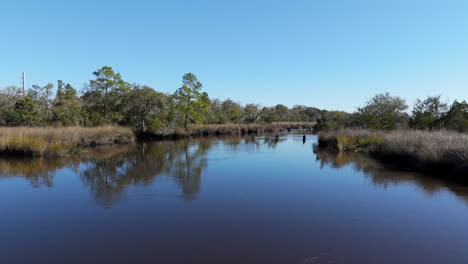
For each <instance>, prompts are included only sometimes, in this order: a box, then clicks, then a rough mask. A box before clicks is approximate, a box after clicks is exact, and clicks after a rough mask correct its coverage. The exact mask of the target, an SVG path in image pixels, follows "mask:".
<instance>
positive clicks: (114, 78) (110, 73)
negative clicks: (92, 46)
mask: <svg viewBox="0 0 468 264" xmlns="http://www.w3.org/2000/svg"><path fill="white" fill-rule="evenodd" d="M93 75H94V76H95V79H94V80H90V81H89V85H88V86H87V89H86V91H85V93H84V94H83V101H84V102H85V107H86V110H87V112H88V119H90V121H91V122H90V123H92V125H100V124H102V123H119V122H121V121H122V120H123V118H124V114H123V112H122V109H123V107H122V102H123V98H124V96H125V94H126V93H127V92H128V91H130V85H129V84H128V83H127V82H125V81H124V80H122V77H121V75H120V73H115V72H114V70H113V69H112V67H109V66H104V67H102V68H101V69H99V70H97V71H95V72H93ZM97 115H100V116H101V117H99V116H97Z"/></svg>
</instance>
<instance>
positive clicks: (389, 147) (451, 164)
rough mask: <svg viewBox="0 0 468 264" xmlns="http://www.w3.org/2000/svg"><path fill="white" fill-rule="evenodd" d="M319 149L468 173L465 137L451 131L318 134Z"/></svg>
mask: <svg viewBox="0 0 468 264" xmlns="http://www.w3.org/2000/svg"><path fill="white" fill-rule="evenodd" d="M319 147H326V148H332V149H337V150H340V151H358V152H369V153H371V154H373V155H374V156H376V157H379V158H383V159H389V160H394V161H398V162H399V163H404V164H405V165H410V166H412V167H418V168H422V169H429V168H441V169H450V170H453V171H455V172H456V171H465V172H466V171H468V134H464V133H459V132H455V131H447V130H439V131H421V130H395V131H388V132H384V131H372V130H353V129H345V130H338V131H330V132H323V133H320V134H319Z"/></svg>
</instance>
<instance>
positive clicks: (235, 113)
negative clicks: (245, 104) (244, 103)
mask: <svg viewBox="0 0 468 264" xmlns="http://www.w3.org/2000/svg"><path fill="white" fill-rule="evenodd" d="M222 112H223V116H224V118H223V119H224V120H226V121H229V122H232V123H238V122H240V118H241V115H242V113H241V106H240V104H239V103H236V102H234V101H233V100H231V99H227V100H225V101H224V102H223V104H222Z"/></svg>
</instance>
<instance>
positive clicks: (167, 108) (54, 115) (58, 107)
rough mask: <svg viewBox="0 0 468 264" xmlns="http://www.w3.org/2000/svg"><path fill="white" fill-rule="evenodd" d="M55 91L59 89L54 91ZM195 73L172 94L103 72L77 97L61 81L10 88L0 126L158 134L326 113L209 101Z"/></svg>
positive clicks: (1, 104) (0, 97) (1, 99)
mask: <svg viewBox="0 0 468 264" xmlns="http://www.w3.org/2000/svg"><path fill="white" fill-rule="evenodd" d="M54 88H56V89H54ZM202 88H203V84H202V83H201V82H200V81H199V80H198V78H197V76H196V75H194V74H193V73H187V74H184V75H183V77H182V84H181V86H180V87H179V88H178V89H177V90H176V91H175V92H174V93H162V92H158V91H156V90H155V89H153V88H151V87H149V86H147V85H139V84H131V83H128V82H126V81H125V80H124V79H123V78H122V76H121V75H120V73H116V72H114V70H113V69H112V68H111V67H108V66H104V67H102V68H101V69H98V70H97V71H95V72H93V79H91V80H89V82H88V83H86V84H85V85H84V87H83V88H82V89H81V90H80V91H78V90H77V89H76V88H75V87H73V86H72V85H70V84H68V83H65V82H63V81H61V80H59V81H57V84H56V87H54V85H53V84H51V83H49V84H47V85H45V86H39V85H33V86H32V87H31V88H30V89H27V91H25V93H24V94H23V93H22V90H21V89H20V88H18V87H14V86H9V87H6V88H4V89H2V90H1V91H0V125H1V126H85V127H92V126H101V125H122V126H131V127H133V128H134V129H135V130H137V131H141V132H149V133H158V132H161V131H163V130H166V129H174V128H176V127H187V126H188V125H190V124H224V123H271V122H288V121H294V122H315V121H317V119H318V118H319V117H320V114H321V113H322V111H321V110H319V109H317V108H314V107H307V106H302V105H297V106H294V107H293V108H288V107H287V106H285V105H281V104H278V105H276V106H273V107H265V106H260V105H258V104H246V105H241V104H240V103H238V102H235V101H233V100H231V99H227V100H224V101H223V100H219V99H211V98H210V97H209V95H208V93H206V92H203V91H202Z"/></svg>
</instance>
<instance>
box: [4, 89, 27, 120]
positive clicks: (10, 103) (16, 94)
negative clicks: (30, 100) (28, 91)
mask: <svg viewBox="0 0 468 264" xmlns="http://www.w3.org/2000/svg"><path fill="white" fill-rule="evenodd" d="M21 98H22V93H21V89H19V88H18V87H15V86H8V87H5V88H4V89H2V90H0V125H1V126H5V125H8V120H7V119H8V118H9V115H10V113H11V111H13V107H14V106H15V103H16V102H17V101H18V100H20V99H21Z"/></svg>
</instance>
